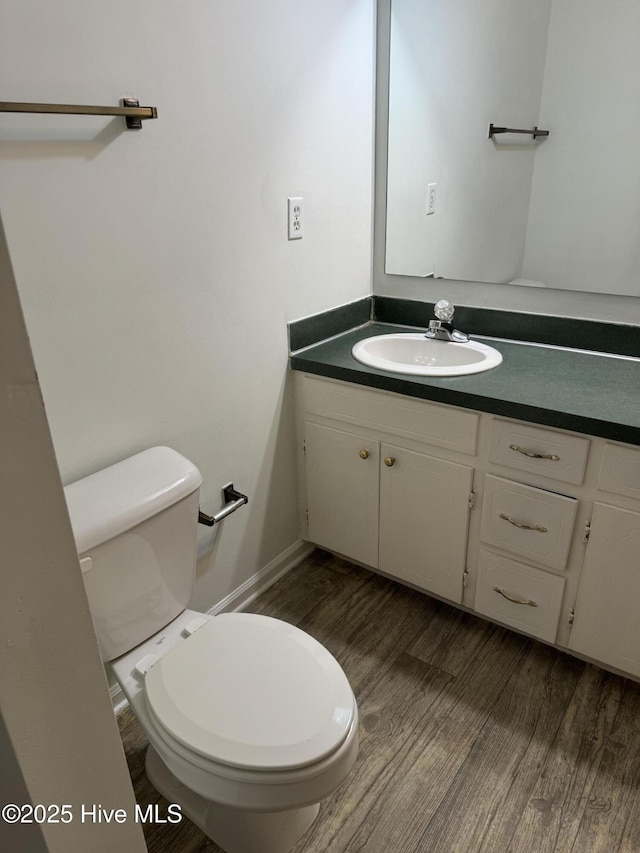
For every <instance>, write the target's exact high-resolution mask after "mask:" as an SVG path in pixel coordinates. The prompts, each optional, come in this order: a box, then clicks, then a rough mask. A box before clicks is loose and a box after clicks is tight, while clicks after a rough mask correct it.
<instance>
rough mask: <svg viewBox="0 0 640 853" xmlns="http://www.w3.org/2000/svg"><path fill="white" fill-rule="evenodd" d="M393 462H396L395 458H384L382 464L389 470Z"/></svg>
mask: <svg viewBox="0 0 640 853" xmlns="http://www.w3.org/2000/svg"><path fill="white" fill-rule="evenodd" d="M395 461H396V457H395V456H385V459H384V464H385V465H386V466H387V468H391V467H392V466H393V464H394V462H395Z"/></svg>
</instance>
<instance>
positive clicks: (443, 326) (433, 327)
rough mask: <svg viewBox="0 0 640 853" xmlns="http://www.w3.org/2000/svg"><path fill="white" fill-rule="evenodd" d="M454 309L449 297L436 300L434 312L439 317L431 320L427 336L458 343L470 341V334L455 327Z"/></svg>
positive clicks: (435, 339)
mask: <svg viewBox="0 0 640 853" xmlns="http://www.w3.org/2000/svg"><path fill="white" fill-rule="evenodd" d="M454 311H455V308H454V307H453V305H452V304H451V303H450V302H449V300H448V299H440V300H439V301H438V302H436V304H435V306H434V311H433V313H434V314H435V315H436V317H437V318H438V319H437V320H429V328H428V329H427V331H426V333H425V337H427V338H432V339H433V340H434V341H452V342H453V343H457V344H462V343H465V341H468V340H469V335H468V334H467V333H466V332H461V331H459V330H458V329H454V328H453V325H452V323H451V320H452V319H453V312H454Z"/></svg>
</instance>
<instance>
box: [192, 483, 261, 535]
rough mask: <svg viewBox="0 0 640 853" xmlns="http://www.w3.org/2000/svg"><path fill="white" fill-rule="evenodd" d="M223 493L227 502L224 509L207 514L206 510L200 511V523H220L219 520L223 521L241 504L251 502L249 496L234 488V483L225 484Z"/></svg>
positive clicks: (210, 525)
mask: <svg viewBox="0 0 640 853" xmlns="http://www.w3.org/2000/svg"><path fill="white" fill-rule="evenodd" d="M222 495H223V497H224V501H225V504H224V506H223V507H222V509H220V510H218V512H216V513H215V515H207V514H206V513H205V512H202V510H199V511H198V522H199V523H200V524H206V525H207V527H213V525H214V524H218V522H220V521H222V520H223V519H224V518H226V517H227V516H228V515H231V513H232V512H235V511H236V510H237V509H240V507H241V506H244V505H245V504H248V503H249V498H248V497H247V496H246V495H243V494H242V493H241V492H239V491H238V490H237V489H234V487H233V483H227V485H226V486H223V488H222Z"/></svg>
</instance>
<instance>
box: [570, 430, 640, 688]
mask: <svg viewBox="0 0 640 853" xmlns="http://www.w3.org/2000/svg"><path fill="white" fill-rule="evenodd" d="M598 489H599V491H598V498H599V500H598V501H597V502H596V503H595V506H594V510H593V517H592V520H591V527H590V531H589V544H588V547H587V550H586V554H585V560H584V568H583V571H582V580H581V583H580V588H579V590H578V598H577V601H576V606H575V617H574V624H573V629H572V631H571V637H570V641H569V648H571V649H574V650H575V651H576V652H579V653H581V654H584V655H588V656H589V657H591V658H594V659H595V660H598V661H602V662H603V663H606V664H609V665H610V666H613V667H615V668H616V669H620V670H622V671H623V672H628V673H631V674H632V675H635V676H638V677H640V448H635V447H628V446H625V445H617V444H612V443H607V444H606V445H605V449H604V454H603V460H602V466H601V470H600V476H599V480H598ZM609 493H611V494H609ZM616 495H617V496H618V497H616ZM629 498H631V500H629ZM604 500H606V503H605V502H604ZM616 501H617V502H618V503H620V504H623V503H624V506H613V505H612V503H613V502H616Z"/></svg>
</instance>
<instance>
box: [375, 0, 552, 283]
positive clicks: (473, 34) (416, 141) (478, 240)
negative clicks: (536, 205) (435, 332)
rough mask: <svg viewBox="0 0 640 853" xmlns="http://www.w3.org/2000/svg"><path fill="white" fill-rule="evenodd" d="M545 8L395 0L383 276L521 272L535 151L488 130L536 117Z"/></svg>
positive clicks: (503, 1)
mask: <svg viewBox="0 0 640 853" xmlns="http://www.w3.org/2000/svg"><path fill="white" fill-rule="evenodd" d="M550 6H551V0H544V2H540V0H519V2H515V3H514V2H513V0H485V2H482V3H477V2H474V0H453V2H452V0H430V2H428V3H426V2H424V0H393V6H392V8H393V14H392V25H391V44H390V54H391V75H390V83H389V142H388V145H389V162H388V192H387V232H386V240H387V254H386V271H387V273H395V274H398V275H406V274H408V275H418V274H421V275H426V274H429V273H435V274H436V275H437V276H443V275H444V276H447V277H450V278H461V279H465V278H469V277H470V276H472V275H473V276H478V277H480V278H482V279H486V280H489V281H508V280H510V279H512V278H514V277H516V276H518V275H520V269H521V265H522V255H523V252H524V236H525V231H526V223H527V215H528V206H529V191H530V186H531V174H532V170H533V165H534V158H535V152H536V146H534V145H532V144H531V139H530V137H513V136H511V137H508V139H509V142H508V143H505V141H504V140H505V137H496V140H497V141H495V142H494V141H490V140H489V139H488V138H487V130H488V127H489V122H493V123H494V124H495V125H506V126H509V127H532V126H533V125H534V124H535V122H536V121H537V117H538V114H539V110H540V97H541V92H542V80H543V71H544V59H545V52H546V46H547V33H548V27H549V13H550ZM514 140H515V141H514ZM522 141H524V143H525V144H522ZM432 182H435V183H437V190H436V211H435V213H434V214H433V215H430V216H426V215H425V213H426V195H427V184H429V183H432Z"/></svg>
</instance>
